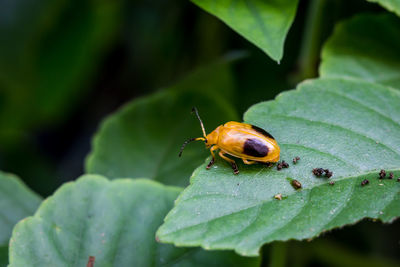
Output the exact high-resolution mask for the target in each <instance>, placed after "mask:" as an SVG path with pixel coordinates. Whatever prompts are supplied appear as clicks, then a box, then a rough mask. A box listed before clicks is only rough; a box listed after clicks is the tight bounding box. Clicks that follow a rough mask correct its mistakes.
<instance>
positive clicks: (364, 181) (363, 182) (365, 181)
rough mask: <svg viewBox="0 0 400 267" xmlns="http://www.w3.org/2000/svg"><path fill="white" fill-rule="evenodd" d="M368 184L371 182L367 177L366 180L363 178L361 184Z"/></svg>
mask: <svg viewBox="0 0 400 267" xmlns="http://www.w3.org/2000/svg"><path fill="white" fill-rule="evenodd" d="M367 184H369V181H368V180H367V179H365V180H363V181H362V182H361V186H364V185H367Z"/></svg>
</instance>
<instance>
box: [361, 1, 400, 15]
mask: <svg viewBox="0 0 400 267" xmlns="http://www.w3.org/2000/svg"><path fill="white" fill-rule="evenodd" d="M367 1H369V2H374V3H378V4H380V5H381V6H383V7H384V8H386V9H387V10H389V11H392V12H394V13H396V14H397V15H398V16H400V2H399V1H397V0H367Z"/></svg>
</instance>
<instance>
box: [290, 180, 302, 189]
mask: <svg viewBox="0 0 400 267" xmlns="http://www.w3.org/2000/svg"><path fill="white" fill-rule="evenodd" d="M290 184H291V185H292V186H293V188H294V189H296V190H297V189H300V188H301V183H300V182H299V181H297V180H292V181H291V182H290Z"/></svg>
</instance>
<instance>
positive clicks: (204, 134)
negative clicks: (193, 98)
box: [192, 107, 207, 137]
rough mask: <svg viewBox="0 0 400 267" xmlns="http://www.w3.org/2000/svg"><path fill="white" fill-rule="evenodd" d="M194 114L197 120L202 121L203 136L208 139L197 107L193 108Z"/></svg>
mask: <svg viewBox="0 0 400 267" xmlns="http://www.w3.org/2000/svg"><path fill="white" fill-rule="evenodd" d="M193 112H194V113H195V114H196V116H197V118H198V119H199V121H200V126H201V130H203V136H204V137H206V136H207V135H206V130H205V129H204V124H203V121H202V120H201V118H200V115H199V112H198V111H197V108H196V107H193V108H192V113H193Z"/></svg>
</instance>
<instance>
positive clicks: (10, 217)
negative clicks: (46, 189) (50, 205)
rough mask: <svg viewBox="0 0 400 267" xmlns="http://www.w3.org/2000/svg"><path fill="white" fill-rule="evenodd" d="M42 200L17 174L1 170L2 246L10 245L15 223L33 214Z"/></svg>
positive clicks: (0, 210)
mask: <svg viewBox="0 0 400 267" xmlns="http://www.w3.org/2000/svg"><path fill="white" fill-rule="evenodd" d="M40 202H41V198H40V197H39V196H37V195H36V194H35V193H33V192H32V191H31V190H30V189H29V188H28V187H26V186H25V185H24V184H23V183H22V181H21V180H20V179H19V178H18V177H17V176H15V175H13V174H9V173H4V172H0V203H1V204H0V229H1V231H0V246H6V245H8V240H9V239H10V236H11V232H12V229H13V227H14V225H15V224H16V223H17V222H18V221H19V220H21V219H23V218H25V217H28V216H31V215H32V214H33V213H34V212H35V211H36V209H37V207H38V206H39V204H40ZM0 254H1V253H0Z"/></svg>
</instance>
